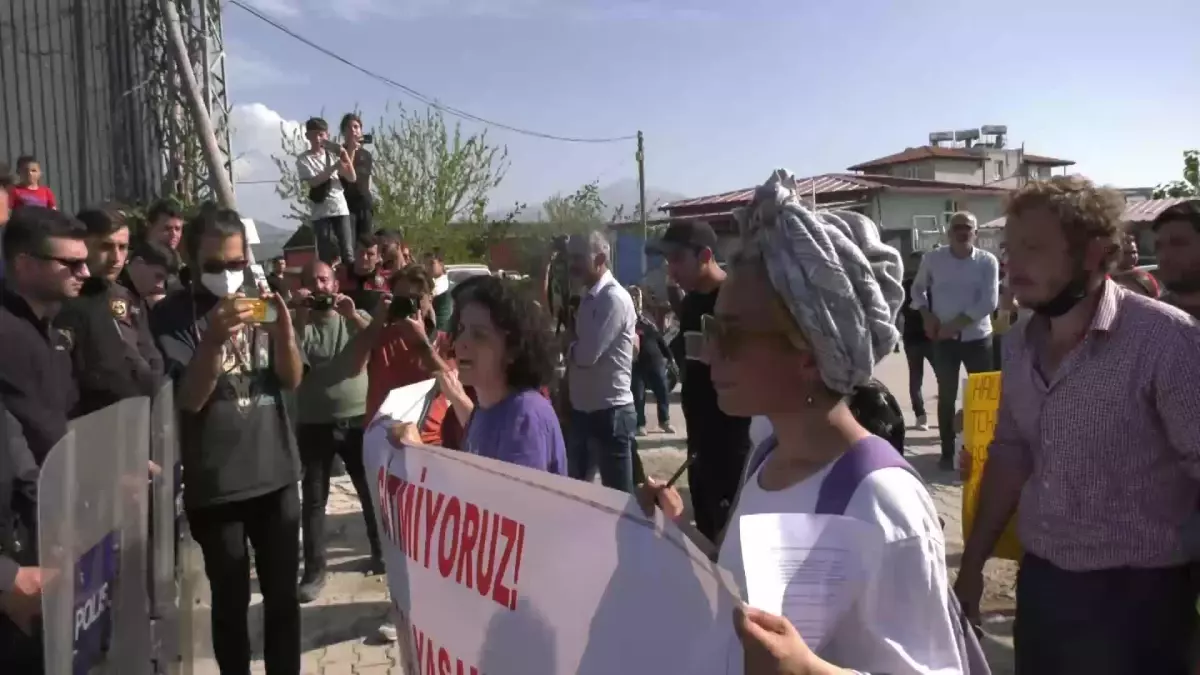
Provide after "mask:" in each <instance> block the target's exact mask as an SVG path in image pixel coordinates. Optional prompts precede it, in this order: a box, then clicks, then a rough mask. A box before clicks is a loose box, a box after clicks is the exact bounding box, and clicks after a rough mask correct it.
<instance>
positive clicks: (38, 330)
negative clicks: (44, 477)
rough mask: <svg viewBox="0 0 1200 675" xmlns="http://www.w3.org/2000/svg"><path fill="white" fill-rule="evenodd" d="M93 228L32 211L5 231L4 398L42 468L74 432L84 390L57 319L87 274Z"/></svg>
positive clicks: (0, 389)
mask: <svg viewBox="0 0 1200 675" xmlns="http://www.w3.org/2000/svg"><path fill="white" fill-rule="evenodd" d="M86 236H87V229H86V228H85V227H84V226H83V224H82V223H80V222H79V221H78V220H76V219H74V218H72V217H71V216H69V215H67V214H65V213H62V212H60V211H54V210H52V209H47V208H43V207H38V206H27V207H24V208H22V209H19V210H18V211H16V212H14V213H13V216H12V219H11V220H9V221H8V225H6V226H5V227H4V239H3V242H4V243H3V247H4V267H5V274H6V278H5V282H4V290H3V293H2V295H0V347H2V348H0V397H2V398H3V401H4V404H5V405H6V406H7V408H8V412H10V413H12V415H13V416H14V417H15V418H16V419H17V421H18V422H20V423H21V426H22V427H23V430H24V435H25V439H26V441H27V442H28V444H29V449H30V451H31V452H32V454H33V456H34V459H35V460H36V461H37V463H38V464H39V465H40V464H41V462H42V460H43V459H45V457H46V455H47V453H49V452H50V449H51V448H53V447H54V444H55V443H57V442H58V441H59V440H60V439H61V438H62V437H63V436H64V435H65V434H66V432H67V419H68V417H67V415H68V413H69V412H70V411H71V409H72V408H73V407H74V405H75V401H76V398H77V392H76V387H75V382H74V379H73V377H72V375H71V359H70V352H69V350H70V347H71V346H72V344H73V342H72V341H73V335H72V334H71V333H70V332H69V331H64V330H56V329H54V328H53V327H52V326H51V320H52V318H53V317H54V315H55V314H56V313H57V312H58V311H59V308H60V307H61V305H62V303H63V301H65V300H68V299H70V298H74V297H76V296H78V295H79V291H80V289H81V288H82V287H83V282H84V280H86V279H87V277H88V266H87V244H86V243H85V238H86Z"/></svg>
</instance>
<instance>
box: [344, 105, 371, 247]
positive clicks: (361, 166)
mask: <svg viewBox="0 0 1200 675" xmlns="http://www.w3.org/2000/svg"><path fill="white" fill-rule="evenodd" d="M339 128H340V130H341V132H342V139H343V141H342V149H343V150H344V151H345V153H346V155H347V156H349V157H350V165H351V166H353V167H354V178H349V177H347V176H345V175H342V176H341V182H342V189H343V190H345V192H346V205H347V207H349V209H350V219H351V220H352V221H353V224H354V227H353V232H354V236H355V238H356V239H357V238H361V237H364V236H367V235H369V234H371V232H372V228H373V225H372V222H373V219H372V216H373V215H374V209H375V204H374V198H373V197H372V196H371V169H372V168H373V167H374V166H375V158H374V157H373V156H372V155H371V151H370V150H367V148H366V147H365V146H368V145H370V144H371V142H372V141H373V140H374V136H373V135H372V134H364V133H363V126H362V118H361V117H359V116H358V115H356V114H355V113H346V114H345V115H343V116H342V123H341V125H340V126H339Z"/></svg>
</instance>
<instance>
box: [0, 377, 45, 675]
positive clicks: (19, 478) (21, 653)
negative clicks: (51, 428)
mask: <svg viewBox="0 0 1200 675" xmlns="http://www.w3.org/2000/svg"><path fill="white" fill-rule="evenodd" d="M37 472H38V467H37V464H36V463H35V462H34V459H33V454H32V453H31V452H30V451H29V446H28V444H27V443H26V441H25V435H24V433H23V432H22V428H21V423H20V422H18V421H17V419H16V418H15V417H13V415H12V413H10V412H8V410H7V409H5V407H4V402H3V399H2V398H0V672H3V673H41V672H42V669H43V666H42V641H41V640H40V639H39V637H38V635H37V630H36V626H37V618H38V616H40V615H41V613H42V570H41V568H40V567H38V564H37V555H36V553H35V551H36V548H35V547H33V546H31V544H32V543H33V541H32V539H31V537H32V536H36V535H35V534H34V532H33V524H34V523H35V522H36V518H35V516H34V514H35V512H36V510H37V491H36V489H33V488H35V487H36V482H37ZM22 535H24V537H22Z"/></svg>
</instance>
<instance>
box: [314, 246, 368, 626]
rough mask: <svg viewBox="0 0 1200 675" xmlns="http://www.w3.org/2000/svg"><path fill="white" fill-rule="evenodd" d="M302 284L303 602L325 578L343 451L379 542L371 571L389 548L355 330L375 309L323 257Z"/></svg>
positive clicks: (359, 331)
mask: <svg viewBox="0 0 1200 675" xmlns="http://www.w3.org/2000/svg"><path fill="white" fill-rule="evenodd" d="M301 283H302V284H303V287H302V288H301V289H300V290H298V291H296V294H295V298H294V301H293V303H292V304H293V305H294V307H295V311H296V320H295V325H296V337H297V342H298V343H299V348H300V353H301V354H302V355H303V356H304V359H305V363H306V364H307V365H308V368H307V369H306V371H305V373H304V379H303V380H302V381H301V382H300V388H299V390H298V391H297V394H296V408H297V410H296V417H297V423H298V427H297V429H298V433H297V434H296V440H297V442H298V445H299V450H300V462H301V465H302V466H303V468H304V477H303V479H302V480H301V484H300V486H301V503H302V506H301V522H302V524H303V528H304V575H303V576H302V577H301V578H300V590H299V595H300V602H305V603H307V602H312V601H313V600H316V599H317V596H319V595H320V594H321V589H322V588H323V587H324V586H325V579H326V572H325V505H326V503H327V502H328V500H329V478H330V470H331V467H332V465H333V459H334V457H335V456H337V457H341V459H342V462H343V463H344V464H345V466H346V473H347V474H349V476H350V480H351V482H353V483H354V490H355V492H357V493H358V498H359V501H360V502H362V510H363V520H364V521H365V522H366V526H367V540H368V542H369V544H370V546H371V560H370V562H369V567H368V570H367V571H368V572H370V573H372V574H382V573H383V549H382V548H380V545H379V534H378V532H377V531H376V529H375V511H374V509H373V508H372V502H371V492H370V489H369V488H368V486H367V478H366V473H365V469H364V467H363V458H362V452H363V427H364V417H365V414H366V408H367V375H366V372H365V369H364V367H363V364H362V363H361V362H359V361H358V360H357V359H356V358H355V349H354V344H355V338H357V337H358V336H360V335H363V334H364V333H365V332H366V331H367V329H368V328H369V327H370V325H371V317H370V315H368V314H367V313H366V312H363V311H361V310H358V309H357V308H356V307H355V306H354V300H353V299H352V298H350V297H349V296H346V295H342V294H341V293H339V292H338V290H339V289H338V282H337V280H336V279H335V278H334V275H333V270H332V269H330V267H329V265H327V264H325V263H323V262H321V261H319V260H315V261H313V262H311V263H309V264H308V265H306V266H305V267H304V271H303V272H302V273H301Z"/></svg>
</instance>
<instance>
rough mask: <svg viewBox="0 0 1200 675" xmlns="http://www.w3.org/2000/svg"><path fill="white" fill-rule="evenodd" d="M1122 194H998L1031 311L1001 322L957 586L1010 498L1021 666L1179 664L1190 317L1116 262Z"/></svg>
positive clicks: (1188, 477)
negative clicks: (992, 398) (992, 404)
mask: <svg viewBox="0 0 1200 675" xmlns="http://www.w3.org/2000/svg"><path fill="white" fill-rule="evenodd" d="M1123 210H1124V200H1123V199H1122V197H1121V195H1120V194H1119V193H1117V192H1115V191H1113V190H1109V189H1104V188H1100V187H1097V186H1096V185H1094V184H1093V183H1092V182H1091V181H1088V180H1086V179H1084V178H1081V177H1077V176H1061V177H1055V178H1052V179H1049V180H1045V181H1035V182H1030V183H1029V184H1028V185H1026V186H1024V187H1023V188H1021V189H1020V190H1017V191H1016V192H1015V193H1014V194H1013V196H1012V198H1011V201H1010V202H1009V204H1008V207H1007V214H1006V215H1007V222H1006V225H1005V235H1006V237H1007V242H1008V274H1009V284H1010V285H1011V288H1012V291H1013V294H1014V296H1015V297H1016V300H1017V302H1018V303H1019V304H1020V306H1022V307H1026V308H1029V309H1031V310H1033V313H1034V314H1033V316H1032V317H1031V318H1030V319H1029V320H1028V321H1026V322H1023V323H1021V324H1018V325H1017V326H1016V327H1014V328H1013V329H1012V330H1011V331H1009V333H1008V334H1007V335H1006V338H1005V344H1004V378H1003V384H1002V391H1003V395H1002V397H1001V399H1000V410H999V412H998V413H997V423H996V432H995V439H994V440H993V441H992V444H991V446H990V448H989V449H988V462H987V466H986V468H985V469H984V475H983V484H982V488H981V492H982V495H981V497H980V500H979V505H980V506H979V509H980V510H979V513H978V515H977V516H976V518H975V525H974V527H973V528H972V531H971V536H970V538H969V540H968V541H967V543H966V548H965V551H964V552H963V557H962V568H961V570H960V572H959V576H958V580H957V582H956V584H955V588H956V591H957V593H958V595H959V598H960V600H961V601H962V603H963V605H964V607H965V608H967V609H968V611H969V612H974V613H976V614H977V613H978V610H979V600H980V596H981V593H982V587H983V576H982V569H983V564H984V562H985V561H986V560H987V558H988V556H989V555H990V554H991V552H992V549H993V547H994V546H995V544H996V541H997V540H998V538H999V537H1000V534H1001V533H1002V532H1003V531H1004V529H1005V526H1006V524H1007V523H1008V521H1009V519H1010V517H1011V516H1012V514H1013V513H1014V512H1016V514H1017V534H1018V536H1019V538H1020V540H1021V545H1022V548H1023V549H1024V551H1025V555H1024V557H1023V559H1022V560H1021V570H1020V574H1019V576H1018V578H1017V616H1016V623H1015V631H1014V637H1015V640H1016V648H1017V652H1016V661H1017V672H1020V673H1022V675H1042V674H1046V675H1051V674H1055V675H1059V674H1062V673H1119V674H1124V673H1128V674H1130V675H1133V674H1136V673H1162V674H1178V675H1184V673H1186V672H1188V670H1187V651H1188V644H1189V640H1190V638H1191V636H1192V631H1193V627H1194V624H1195V620H1196V610H1195V599H1196V594H1195V591H1194V588H1193V584H1192V579H1191V574H1190V570H1191V565H1190V564H1189V558H1191V559H1194V556H1192V555H1189V553H1188V552H1187V551H1186V550H1185V542H1186V541H1187V533H1188V530H1189V529H1190V528H1189V523H1190V522H1191V521H1192V520H1193V518H1194V515H1195V513H1196V503H1197V496H1198V495H1200V486H1198V484H1197V478H1200V399H1198V398H1197V397H1196V382H1197V381H1200V328H1198V327H1197V325H1196V322H1195V321H1194V320H1193V319H1192V318H1191V317H1190V316H1188V315H1187V314H1185V313H1184V312H1182V311H1180V310H1178V309H1176V308H1174V307H1170V306H1168V305H1166V304H1163V303H1161V302H1158V301H1155V300H1152V299H1150V298H1147V297H1145V296H1143V295H1141V294H1138V293H1134V292H1132V291H1129V290H1127V289H1125V288H1123V287H1122V286H1120V285H1119V284H1117V283H1116V282H1114V281H1112V280H1111V279H1109V278H1108V274H1109V272H1110V270H1112V269H1113V267H1114V266H1115V265H1116V263H1117V259H1118V257H1119V256H1120V254H1121V239H1122V229H1121V214H1122V211H1123Z"/></svg>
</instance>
